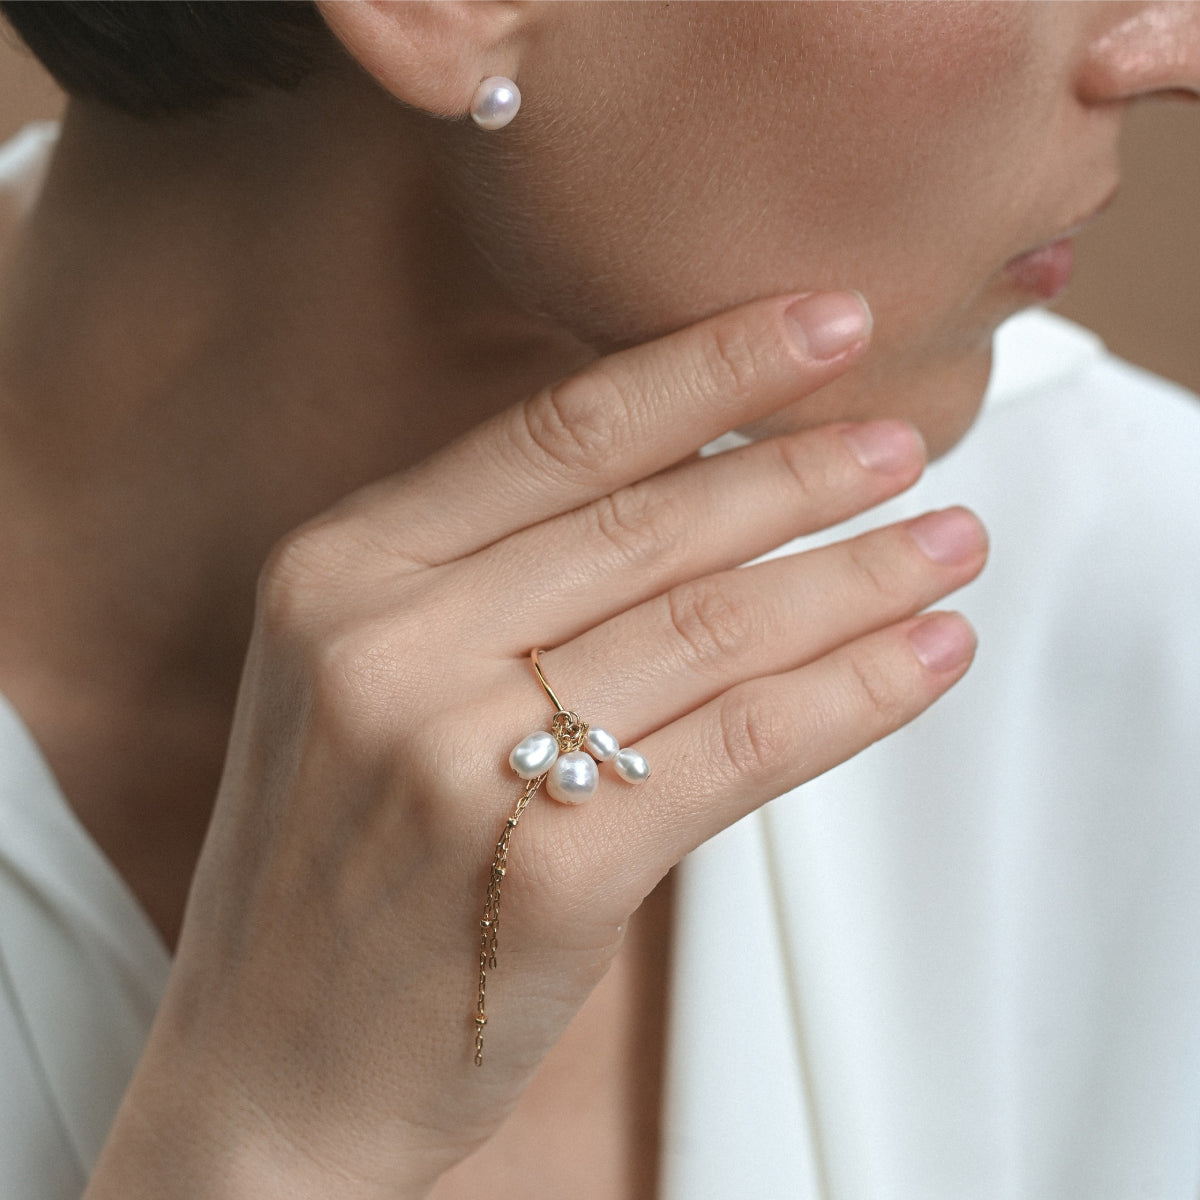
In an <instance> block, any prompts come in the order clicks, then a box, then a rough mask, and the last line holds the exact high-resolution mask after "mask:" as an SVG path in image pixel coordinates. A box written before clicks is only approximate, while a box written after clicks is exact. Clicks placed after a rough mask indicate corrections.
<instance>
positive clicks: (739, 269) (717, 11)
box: [453, 0, 1037, 348]
mask: <svg viewBox="0 0 1200 1200" xmlns="http://www.w3.org/2000/svg"><path fill="white" fill-rule="evenodd" d="M1034 7H1035V8H1036V7H1037V6H1034ZM555 11H556V12H559V11H561V12H562V13H563V16H562V19H561V20H559V21H557V23H555V24H553V25H552V26H551V27H550V28H549V29H548V30H547V31H546V33H545V35H544V38H543V40H542V41H541V42H540V43H539V44H538V45H537V47H536V53H535V54H534V55H533V56H532V57H531V60H530V63H529V70H528V73H527V74H523V76H522V84H523V87H524V89H525V93H526V96H527V100H526V106H525V110H524V111H523V113H522V116H521V119H520V121H518V122H517V123H515V124H514V125H513V126H512V127H511V130H510V132H511V138H510V140H509V141H508V143H507V145H506V146H505V147H504V148H501V147H500V145H499V142H498V140H497V142H496V143H494V144H492V143H488V142H486V140H485V139H479V138H475V139H473V140H471V141H469V142H465V143H464V152H463V153H462V154H460V155H459V156H458V159H457V162H456V170H455V172H454V174H453V178H454V180H455V182H456V188H455V190H456V195H457V197H458V203H459V205H460V207H462V208H463V209H464V210H465V213H466V223H467V227H468V228H471V229H473V230H474V231H475V233H476V236H477V237H478V238H479V240H480V243H481V248H482V249H483V250H484V252H485V253H486V254H487V255H488V257H489V258H490V259H491V261H493V262H494V263H496V264H497V266H498V267H499V269H500V270H501V272H502V273H503V275H504V276H505V278H506V279H507V281H508V282H509V284H510V286H511V287H512V288H513V289H514V292H515V293H516V296H517V298H518V300H519V301H520V302H521V303H522V304H524V305H525V306H526V307H529V308H531V309H533V310H535V311H538V312H541V313H544V314H547V315H549V316H551V317H552V318H554V319H555V320H556V321H559V322H561V323H562V324H564V325H566V326H567V327H569V328H570V329H571V330H572V331H573V332H575V333H576V335H577V336H580V337H581V338H583V340H585V341H587V342H588V343H590V344H592V345H595V346H597V347H600V348H609V347H612V346H615V345H621V344H626V343H629V342H634V341H641V340H644V339H645V338H647V337H649V336H653V335H654V334H657V333H660V332H664V331H666V330H668V329H672V328H677V327H679V326H681V325H684V324H687V323H688V322H690V321H693V320H696V319H698V318H699V317H701V316H703V315H706V314H707V313H710V312H714V311H717V310H719V309H722V308H725V307H728V306H730V305H732V304H734V303H737V302H739V301H741V300H745V299H749V298H751V297H754V296H760V295H766V294H770V293H776V292H787V291H792V290H800V289H809V288H825V287H843V286H854V287H858V288H859V289H860V290H862V291H863V292H864V293H866V294H867V296H868V298H869V299H870V300H871V301H872V304H873V306H874V307H875V309H876V315H877V318H883V319H882V321H881V322H880V329H881V334H884V335H885V336H886V335H887V331H888V330H889V329H891V330H894V336H895V340H896V342H897V343H899V341H900V339H902V338H907V339H909V340H910V341H911V340H912V338H914V337H917V336H920V337H924V336H926V335H928V336H929V337H930V338H932V337H934V336H935V327H936V326H937V325H938V324H939V322H940V323H943V324H944V323H945V322H946V320H947V319H949V318H950V316H951V315H952V313H953V312H954V310H955V308H956V306H959V305H961V304H963V303H964V302H965V301H966V299H967V298H968V296H969V294H970V293H971V291H972V289H974V288H975V287H977V286H978V284H979V282H980V274H981V272H982V271H983V270H984V269H985V267H990V269H994V268H995V266H997V265H999V264H998V263H995V262H992V258H994V256H995V254H996V253H998V251H997V250H995V249H990V248H988V247H987V246H986V245H984V246H981V245H980V240H981V239H980V232H979V231H980V229H981V227H986V225H987V224H988V221H989V217H990V216H993V215H994V214H995V213H996V212H997V210H998V209H1000V208H1002V207H1003V204H1004V201H1003V199H1002V198H1003V195H1004V193H1003V178H1004V174H1005V171H1008V172H1010V173H1011V163H1010V162H1008V161H1007V159H1006V156H1005V153H1003V150H1004V148H1005V146H1006V145H1007V144H1009V143H1011V142H1012V140H1013V138H1014V136H1015V135H1014V128H1015V125H1016V123H1017V122H1016V121H1015V118H1016V116H1017V115H1018V114H1019V113H1020V112H1021V111H1023V108H1024V109H1029V108H1032V107H1034V106H1035V105H1036V89H1034V90H1031V89H1030V86H1029V84H1030V77H1031V75H1032V74H1034V73H1035V72H1033V71H1032V69H1031V67H1032V54H1031V44H1032V35H1033V24H1034V19H1031V10H1030V9H1029V8H1028V7H1027V6H1025V5H1022V4H1010V3H998V4H984V5H976V4H953V5H950V4H943V3H939V2H936V0H933V2H930V3H914V2H904V3H897V4H880V5H875V4H851V5H832V4H780V5H774V4H772V5H752V4H733V5H723V4H705V5H699V6H688V5H683V6H680V5H670V6H659V5H650V4H645V5H632V6H624V5H621V6H615V8H614V7H610V6H607V5H602V6H587V5H566V6H556V8H555ZM563 64H569V65H570V67H571V68H572V70H571V71H570V72H567V71H564V70H563ZM523 70H524V68H523ZM991 224H992V226H993V227H995V225H996V221H994V220H993V221H992V222H991ZM1001 224H1002V222H1001ZM984 241H985V242H986V237H985V238H984ZM989 256H990V257H989ZM1004 257H1006V255H1005V256H1004ZM1001 261H1002V259H1001ZM977 335H978V331H977V330H974V329H973V330H971V337H972V339H975V338H977Z"/></svg>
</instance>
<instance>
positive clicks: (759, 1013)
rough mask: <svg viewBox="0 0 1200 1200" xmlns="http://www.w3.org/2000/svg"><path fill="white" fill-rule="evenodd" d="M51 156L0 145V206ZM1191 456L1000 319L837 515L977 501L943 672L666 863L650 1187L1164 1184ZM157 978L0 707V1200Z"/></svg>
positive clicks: (34, 1198)
mask: <svg viewBox="0 0 1200 1200" xmlns="http://www.w3.org/2000/svg"><path fill="white" fill-rule="evenodd" d="M51 136H52V132H49V131H46V130H42V131H41V132H40V133H35V134H30V135H27V136H26V138H25V140H24V142H23V143H21V144H18V145H16V146H15V147H14V146H11V145H10V147H9V148H6V149H4V150H0V185H3V187H4V188H5V190H7V191H9V192H10V194H11V192H12V189H14V188H16V189H18V190H20V191H21V192H22V198H24V197H25V196H27V195H28V193H29V187H30V184H29V183H28V180H29V179H30V178H31V173H32V172H37V171H40V170H41V163H42V161H43V159H44V154H45V149H46V145H47V142H48V139H49V138H50V137H51ZM4 180H7V183H6V184H5V183H4ZM1198 468H1200V409H1197V407H1196V405H1195V401H1194V399H1193V398H1190V397H1188V396H1187V395H1186V394H1185V393H1183V392H1181V391H1180V390H1179V389H1176V388H1173V387H1171V386H1170V385H1168V384H1165V383H1163V382H1162V381H1160V380H1156V379H1153V378H1152V377H1150V376H1147V375H1145V374H1144V373H1142V372H1138V371H1135V370H1133V369H1132V368H1129V367H1127V366H1125V365H1124V364H1122V363H1119V362H1118V361H1116V360H1115V359H1113V358H1111V357H1110V356H1109V355H1107V354H1106V353H1105V352H1104V350H1103V347H1102V346H1101V345H1100V343H1099V342H1098V341H1097V340H1096V339H1095V338H1094V337H1092V336H1091V335H1089V334H1087V333H1084V332H1083V331H1081V330H1078V329H1076V328H1075V327H1073V326H1070V325H1068V324H1066V323H1065V322H1062V321H1059V320H1057V319H1055V318H1053V317H1049V316H1046V315H1044V314H1030V315H1027V316H1024V317H1021V318H1018V319H1016V320H1014V321H1013V322H1011V323H1010V324H1009V325H1008V326H1006V328H1005V329H1004V330H1002V331H1001V334H1000V336H999V339H998V362H997V368H996V371H995V373H994V382H993V387H992V389H991V394H990V397H989V401H988V405H987V409H986V411H985V413H984V415H983V416H982V417H981V419H980V422H979V424H978V426H977V427H976V429H975V430H974V431H973V432H972V433H971V434H970V436H969V437H968V438H967V440H966V441H965V442H964V443H963V445H962V446H960V447H959V448H958V449H956V450H955V451H954V452H953V453H952V454H951V455H949V456H948V457H947V458H946V459H944V460H943V461H941V462H939V463H937V464H934V466H933V467H931V469H930V470H929V472H928V474H927V476H926V477H925V479H924V480H923V481H922V482H921V483H920V484H919V485H918V487H917V488H916V489H914V490H913V491H912V492H911V493H909V494H908V495H906V496H905V497H902V498H900V499H899V500H897V501H894V502H892V503H891V504H890V505H888V506H886V507H885V508H884V509H883V510H880V511H877V512H876V513H873V514H871V515H870V516H869V517H868V518H867V519H865V520H860V521H858V522H856V523H854V524H855V525H856V526H865V525H873V524H878V523H881V522H882V521H884V520H890V519H895V518H898V517H903V516H906V515H911V514H915V513H917V512H920V511H924V510H925V509H928V508H933V507H938V506H942V505H947V504H951V503H968V504H970V505H972V506H973V507H974V508H975V509H976V510H977V511H978V512H979V513H980V514H981V516H983V518H984V519H985V521H986V523H987V524H988V526H989V529H990V531H991V534H992V539H993V553H992V560H991V563H990V565H989V567H988V569H987V571H986V573H985V574H984V576H983V577H982V579H981V580H980V581H979V582H977V583H976V584H973V585H972V586H971V587H970V588H968V589H967V590H965V591H964V592H963V593H962V594H961V596H960V597H959V598H956V600H955V604H961V607H962V608H963V609H964V610H965V611H966V612H967V613H968V615H969V616H970V617H971V618H972V620H973V621H974V623H975V625H976V627H977V629H978V630H979V633H980V639H981V644H980V651H979V656H978V659H977V662H976V664H975V666H974V668H973V669H972V671H971V673H970V674H969V675H968V677H967V679H966V680H965V681H964V682H963V683H962V684H961V685H960V686H959V687H958V688H956V689H955V690H954V691H953V692H952V693H951V694H950V696H949V697H947V698H946V699H944V700H943V701H942V702H941V703H940V704H939V705H937V706H936V707H935V708H934V709H933V710H931V711H930V712H929V713H928V714H926V715H925V716H924V717H922V718H921V719H920V720H919V721H917V722H916V723H915V724H913V725H912V726H910V727H909V728H907V729H905V730H903V731H902V732H901V733H899V734H898V735H896V736H895V737H893V738H891V739H889V740H888V741H886V742H884V743H881V744H880V745H879V746H876V747H873V748H872V749H871V750H869V751H867V752H866V753H864V754H862V755H860V756H859V757H858V758H857V759H855V760H854V761H853V762H851V763H850V764H847V765H846V766H845V767H843V768H840V769H838V770H837V771H834V772H831V773H830V774H828V775H827V776H825V777H824V778H822V779H820V780H817V781H814V782H813V783H811V784H809V785H808V786H806V787H805V788H803V789H801V790H800V793H799V794H797V795H792V796H789V797H786V798H783V799H781V800H779V801H777V802H776V803H775V804H773V805H771V806H769V807H768V808H767V809H765V810H763V811H762V812H760V813H758V814H756V815H754V816H753V817H751V818H749V819H747V820H746V821H743V822H741V823H740V824H739V825H737V826H736V827H734V828H733V829H731V830H729V831H728V832H727V833H725V834H723V835H722V836H721V837H720V838H717V839H715V840H714V841H713V842H712V843H710V844H709V845H708V846H706V847H704V848H703V849H702V850H700V851H699V852H698V853H697V854H695V855H693V856H692V857H691V858H690V859H689V860H688V861H687V862H686V863H684V864H683V865H682V867H681V869H680V881H679V906H678V907H679V913H678V919H677V930H676V939H675V946H674V950H673V956H674V963H673V968H672V973H673V980H672V992H671V999H670V1030H669V1048H668V1065H667V1078H666V1112H665V1117H664V1150H663V1165H662V1186H661V1196H662V1200H792V1198H794V1200H993V1198H994V1200H1076V1198H1081V1197H1087V1198H1088V1200H1134V1198H1138V1200H1153V1198H1160V1200H1182V1198H1184V1197H1189V1198H1192V1197H1195V1196H1196V1195H1197V1191H1198V1185H1200V919H1198V918H1200V816H1198V815H1197V811H1198V806H1197V801H1200V739H1198V738H1197V737H1196V736H1195V729H1194V726H1195V724H1196V717H1195V714H1196V713H1197V712H1198V711H1200V620H1198V619H1197V611H1196V609H1197V595H1198V594H1200V578H1198V572H1200V567H1198V565H1197V564H1198V563H1200V488H1198V485H1197V482H1196V480H1197V473H1198ZM852 527H853V526H852ZM831 536H832V535H831ZM792 548H794V547H792ZM168 969H169V960H168V957H167V954H166V951H165V949H164V948H163V946H162V945H161V943H160V942H159V940H158V938H157V936H156V934H155V932H154V930H153V929H152V927H151V926H150V923H149V921H148V920H147V918H146V917H145V915H144V914H143V913H142V911H141V910H140V909H139V907H138V906H137V904H136V902H135V901H134V899H133V898H132V896H131V895H130V894H129V892H128V890H127V889H126V887H125V885H124V884H123V882H122V881H121V880H120V879H119V878H118V876H117V874H116V872H115V871H114V870H113V868H112V867H111V865H110V864H109V863H108V862H107V861H106V860H105V859H104V857H103V856H102V855H101V853H100V852H99V850H98V849H97V848H96V847H95V845H94V844H93V843H92V842H91V840H90V839H89V837H88V836H87V834H86V832H85V831H84V830H83V829H82V827H81V826H80V825H79V823H78V822H77V820H76V819H75V817H74V815H73V814H72V812H71V810H70V809H69V807H68V806H67V804H66V802H65V801H64V799H63V797H62V795H61V793H60V791H59V789H58V787H57V785H56V784H55V782H54V780H53V779H52V778H51V776H50V773H49V771H48V769H47V768H46V765H45V763H44V762H43V760H42V758H41V756H40V754H39V752H38V750H37V747H36V746H35V745H34V744H33V742H32V740H31V738H30V737H29V735H28V733H27V731H26V730H25V729H24V728H23V726H22V725H21V723H20V721H19V720H18V718H17V716H16V714H15V713H13V712H12V711H11V710H10V709H9V708H8V706H7V705H4V704H3V703H0V1198H2V1200H74V1198H76V1197H78V1196H79V1194H80V1192H81V1191H82V1189H83V1185H84V1179H85V1178H86V1174H87V1171H88V1170H89V1168H90V1165H91V1163H92V1162H93V1161H94V1158H95V1155H96V1153H97V1150H98V1148H99V1145H100V1143H101V1141H102V1139H103V1136H104V1131H105V1129H106V1127H107V1125H108V1123H109V1122H110V1120H111V1117H112V1113H113V1110H114V1108H115V1105H116V1103H117V1100H118V1098H119V1096H120V1093H121V1091H122V1089H123V1087H124V1084H125V1081H126V1079H127V1078H128V1076H129V1074H130V1073H131V1071H132V1069H133V1067H134V1064H135V1063H136V1060H137V1057H138V1054H139V1050H140V1047H141V1045H142V1043H143V1040H144V1038H145V1036H146V1033H147V1031H148V1029H149V1025H150V1022H151V1020H152V1016H153V1012H154V1008H155V1005H156V1003H157V1000H158V997H159V996H160V995H161V992H162V988H163V986H164V983H165V979H166V975H167V972H168ZM536 1200H543V1198H540V1197H539V1198H536ZM545 1200H550V1198H545Z"/></svg>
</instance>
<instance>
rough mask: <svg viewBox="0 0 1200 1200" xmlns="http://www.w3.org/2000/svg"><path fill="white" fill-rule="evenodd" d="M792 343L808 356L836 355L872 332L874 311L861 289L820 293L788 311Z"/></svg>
mask: <svg viewBox="0 0 1200 1200" xmlns="http://www.w3.org/2000/svg"><path fill="white" fill-rule="evenodd" d="M783 315H784V319H785V320H786V321H787V324H788V328H789V330H790V331H791V335H792V342H793V344H794V345H795V347H796V349H797V350H798V351H799V352H800V353H801V354H803V355H804V356H805V357H806V358H815V359H817V360H818V361H820V360H823V359H828V358H836V357H837V356H838V355H839V354H841V353H842V352H843V351H845V350H849V349H850V347H851V346H853V345H854V344H855V343H856V342H861V341H862V339H863V338H865V337H866V336H867V335H868V334H869V333H870V332H871V323H872V321H871V310H870V309H869V308H868V307H867V302H866V301H865V300H864V299H863V298H862V296H860V295H859V294H858V292H817V293H815V294H814V295H812V296H804V297H802V298H801V299H799V300H796V301H794V302H793V303H792V304H791V305H789V306H788V307H787V308H786V309H785V310H784V313H783Z"/></svg>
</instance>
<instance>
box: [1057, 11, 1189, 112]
mask: <svg viewBox="0 0 1200 1200" xmlns="http://www.w3.org/2000/svg"><path fill="white" fill-rule="evenodd" d="M1097 7H1098V9H1099V6H1097ZM1105 7H1108V6H1105ZM1076 91H1077V94H1078V95H1079V97H1080V99H1081V100H1084V101H1087V102H1089V103H1092V104H1101V103H1105V102H1109V101H1120V100H1132V99H1135V98H1136V97H1138V96H1146V95H1151V94H1153V93H1171V92H1176V93H1184V94H1188V95H1191V96H1197V97H1200V3H1195V2H1194V0H1165V2H1164V3H1157V4H1133V5H1130V4H1120V5H1116V6H1114V7H1113V8H1110V9H1109V12H1108V13H1106V14H1105V17H1104V18H1103V23H1102V24H1101V26H1100V27H1099V28H1097V29H1096V32H1095V36H1094V37H1093V39H1092V42H1091V44H1090V46H1089V48H1088V52H1087V54H1086V56H1085V58H1084V61H1083V64H1082V68H1081V71H1080V73H1079V76H1078V78H1077V80H1076Z"/></svg>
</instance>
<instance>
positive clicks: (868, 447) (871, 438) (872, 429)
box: [842, 421, 925, 471]
mask: <svg viewBox="0 0 1200 1200" xmlns="http://www.w3.org/2000/svg"><path fill="white" fill-rule="evenodd" d="M842 437H843V438H844V439H845V442H846V445H847V446H849V447H850V453H851V454H853V455H854V457H855V458H857V459H858V461H859V462H860V463H861V464H862V465H863V466H864V467H866V468H867V469H868V470H869V471H898V470H899V469H900V468H901V467H906V466H908V465H909V463H911V462H912V461H913V460H914V459H919V458H921V457H923V456H924V453H925V445H924V442H923V441H922V440H921V435H920V434H919V433H918V432H917V431H916V429H914V428H913V426H911V425H910V424H909V423H908V422H907V421H869V422H867V423H866V424H865V425H851V426H849V427H848V428H847V429H843V430H842Z"/></svg>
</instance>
